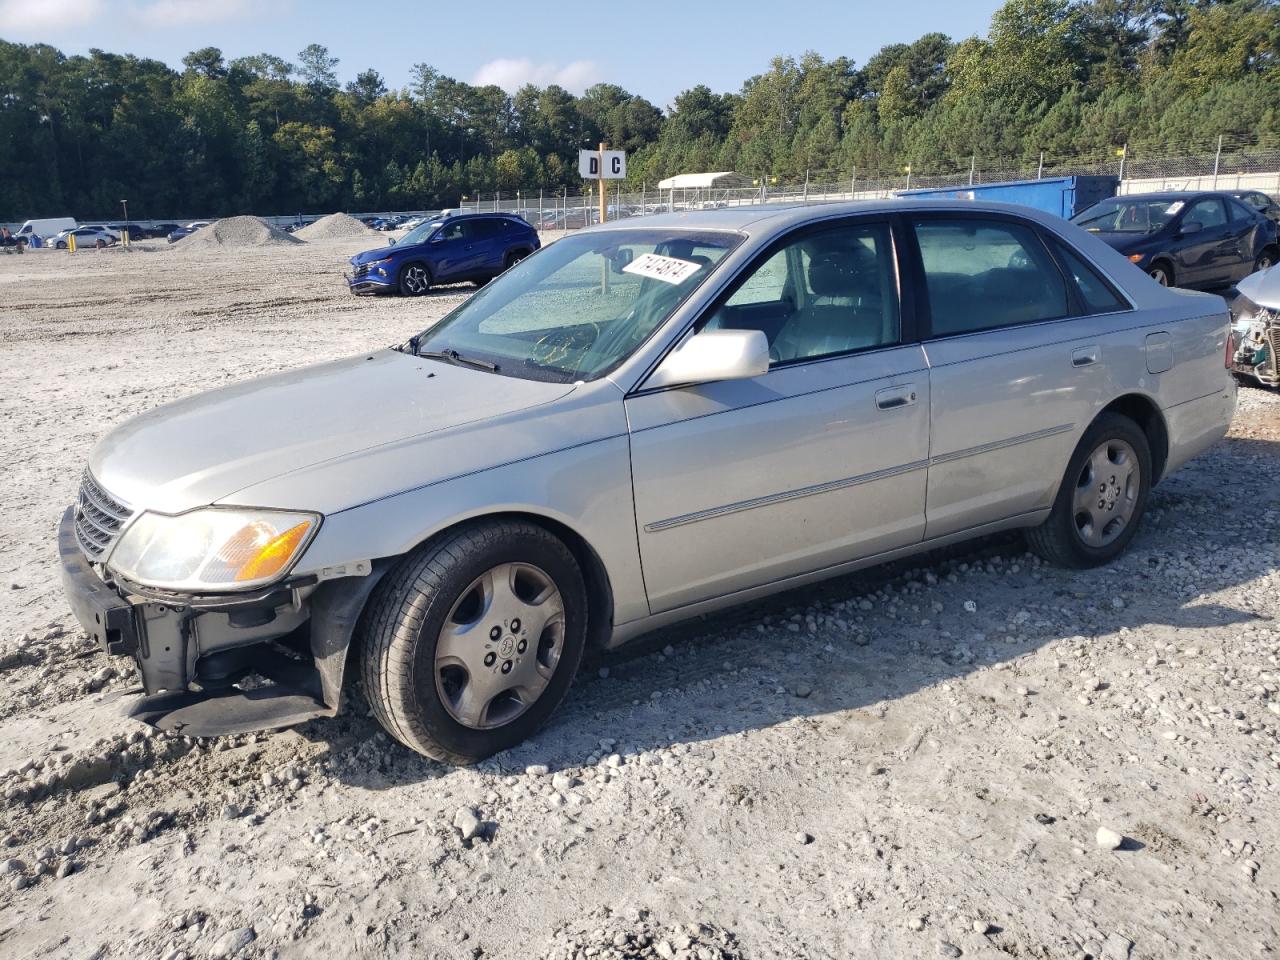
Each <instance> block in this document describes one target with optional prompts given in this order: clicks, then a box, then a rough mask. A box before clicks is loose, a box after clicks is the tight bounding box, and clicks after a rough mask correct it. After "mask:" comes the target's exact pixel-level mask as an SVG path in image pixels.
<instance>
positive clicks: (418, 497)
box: [294, 435, 649, 623]
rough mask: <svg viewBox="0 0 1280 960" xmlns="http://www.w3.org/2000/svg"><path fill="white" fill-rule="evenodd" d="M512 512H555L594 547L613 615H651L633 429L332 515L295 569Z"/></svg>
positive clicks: (369, 554)
mask: <svg viewBox="0 0 1280 960" xmlns="http://www.w3.org/2000/svg"><path fill="white" fill-rule="evenodd" d="M513 513H514V514H526V515H529V516H533V517H544V518H546V519H547V520H551V521H554V522H555V523H557V524H560V525H562V526H564V527H565V528H567V529H569V530H571V531H573V533H574V534H576V535H577V536H578V537H580V538H581V539H582V541H583V542H585V543H586V544H587V545H588V546H589V547H590V548H591V549H592V550H593V551H594V552H595V554H596V555H597V556H598V557H599V558H600V562H601V563H602V564H603V566H604V570H605V574H606V576H607V577H608V580H609V585H610V588H611V591H612V593H613V604H614V622H616V623H625V622H626V621H628V620H632V619H637V618H639V617H644V616H648V614H649V606H648V601H647V599H646V597H645V591H644V583H643V580H642V578H641V574H640V552H639V545H638V543H637V540H636V526H635V511H634V506H633V504H632V494H631V462H630V445H629V442H628V438H627V437H626V436H625V435H621V436H614V437H607V438H604V439H600V440H595V441H590V442H587V443H582V444H579V445H576V446H572V447H569V448H566V449H562V450H558V451H554V452H550V453H546V454H541V455H538V456H533V457H528V458H525V459H522V460H518V461H515V462H512V463H508V464H504V465H502V466H498V467H493V468H490V469H487V470H482V471H479V472H477V473H473V474H470V475H466V476H461V477H456V478H454V479H451V480H443V481H438V482H433V483H428V484H425V485H423V486H420V487H417V488H415V489H412V490H407V491H405V492H403V493H397V494H394V495H392V496H388V497H384V498H382V499H379V500H375V501H372V502H370V503H366V504H362V505H360V506H356V507H351V508H349V509H346V510H341V511H338V512H336V513H332V514H329V515H327V516H326V517H325V518H324V523H323V524H321V527H320V532H319V533H318V534H317V535H316V539H315V541H314V542H313V543H312V544H311V546H310V547H309V548H308V549H307V553H306V555H305V556H303V558H302V559H301V561H300V562H299V564H298V566H297V568H296V569H295V571H294V572H295V575H297V576H305V575H306V574H308V573H318V572H319V571H321V570H322V569H324V568H326V567H336V566H341V565H343V564H349V563H352V562H355V561H358V560H394V559H395V558H398V557H401V556H404V555H405V554H407V553H409V552H410V551H411V550H413V549H414V548H415V547H417V546H418V545H419V544H421V543H423V542H425V541H426V540H428V539H429V538H431V537H433V536H435V535H437V534H438V533H440V532H442V531H444V530H447V529H449V528H451V527H454V526H456V525H457V524H459V523H463V522H465V521H468V520H474V519H477V518H481V517H486V516H493V515H496V514H513Z"/></svg>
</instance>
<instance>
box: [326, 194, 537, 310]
mask: <svg viewBox="0 0 1280 960" xmlns="http://www.w3.org/2000/svg"><path fill="white" fill-rule="evenodd" d="M540 246H542V244H541V242H539V240H538V231H537V230H535V229H534V228H533V227H531V226H530V225H529V224H528V223H526V222H525V221H524V220H522V219H520V218H519V217H517V216H513V215H510V214H505V213H477V214H463V215H461V216H453V217H449V218H448V219H447V220H429V221H427V222H426V223H424V224H422V225H421V226H419V227H415V228H414V229H413V230H410V231H409V232H408V233H407V234H405V235H404V237H403V239H401V240H400V242H399V243H396V244H394V246H389V247H380V248H378V249H377V250H366V251H365V252H364V253H358V254H356V255H355V256H354V257H352V258H351V266H352V268H353V269H352V273H351V274H350V275H349V276H348V277H347V286H348V287H349V288H350V289H351V292H352V293H385V292H387V291H391V290H399V291H400V293H402V294H404V295H405V296H407V297H417V296H421V295H422V294H424V293H426V292H427V291H428V290H430V289H431V287H432V285H433V284H439V283H459V282H461V281H464V280H475V281H478V282H481V283H483V282H484V281H486V280H491V279H492V278H493V277H496V276H497V275H498V274H500V273H502V271H504V270H506V269H507V268H508V267H510V266H512V265H513V264H516V263H519V262H520V261H521V260H523V259H524V258H525V257H527V256H528V255H529V254H531V253H533V251H535V250H537V249H538V248H539V247H540Z"/></svg>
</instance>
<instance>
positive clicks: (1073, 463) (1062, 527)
mask: <svg viewBox="0 0 1280 960" xmlns="http://www.w3.org/2000/svg"><path fill="white" fill-rule="evenodd" d="M1111 440H1118V441H1121V442H1123V443H1126V444H1128V445H1129V447H1130V448H1132V450H1133V452H1134V454H1135V455H1136V458H1137V466H1138V471H1139V473H1138V477H1139V480H1138V487H1137V491H1136V494H1135V496H1134V503H1133V512H1132V514H1131V516H1130V518H1129V520H1128V521H1127V522H1126V524H1125V526H1124V528H1123V529H1122V530H1121V531H1120V533H1119V535H1118V536H1116V537H1115V539H1114V540H1111V541H1110V542H1109V543H1107V544H1106V545H1104V546H1098V547H1095V546H1092V545H1090V544H1088V543H1086V542H1085V540H1084V537H1083V535H1082V534H1081V532H1080V529H1079V527H1078V525H1077V517H1076V513H1075V506H1074V501H1075V494H1076V491H1077V489H1079V485H1080V484H1081V482H1082V481H1083V479H1084V477H1085V471H1086V468H1087V465H1088V462H1089V458H1090V457H1091V455H1092V454H1093V453H1094V451H1096V450H1097V449H1098V448H1099V447H1100V446H1102V444H1104V443H1106V442H1108V441H1111ZM1151 480H1152V474H1151V445H1150V444H1149V443H1148V442H1147V435H1146V434H1145V433H1143V432H1142V428H1141V427H1139V426H1138V425H1137V424H1136V423H1134V422H1133V421H1132V420H1130V419H1129V418H1128V417H1124V416H1121V415H1120V414H1117V413H1103V414H1100V415H1099V416H1098V418H1097V419H1096V420H1094V421H1093V423H1092V424H1091V425H1090V426H1089V429H1088V430H1086V431H1085V433H1084V436H1083V437H1082V438H1081V439H1080V443H1079V445H1078V446H1077V447H1076V449H1075V452H1074V453H1072V454H1071V460H1070V462H1069V463H1068V465H1067V472H1066V475H1065V476H1064V477H1063V479H1062V484H1061V486H1060V487H1059V488H1058V495H1057V497H1056V498H1055V499H1054V502H1053V511H1052V512H1051V513H1050V514H1049V518H1048V519H1047V520H1045V522H1044V523H1042V524H1041V525H1040V526H1038V527H1034V528H1032V529H1030V530H1028V531H1027V532H1026V534H1027V544H1028V546H1030V547H1031V550H1032V552H1033V553H1035V554H1037V555H1038V556H1039V557H1040V558H1041V559H1044V560H1047V561H1048V562H1049V563H1052V564H1054V565H1055V566H1059V567H1067V568H1068V569H1073V570H1083V569H1086V568H1088V567H1098V566H1102V565H1103V564H1107V563H1110V562H1111V561H1112V560H1114V559H1115V558H1116V557H1118V556H1119V555H1120V554H1121V553H1123V552H1124V550H1125V548H1126V547H1128V546H1129V541H1131V540H1132V539H1133V537H1134V535H1135V534H1136V533H1137V532H1138V527H1139V525H1140V524H1141V522H1142V515H1143V513H1144V511H1145V510H1146V506H1147V495H1148V494H1149V493H1150V491H1151Z"/></svg>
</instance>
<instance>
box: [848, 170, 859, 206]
mask: <svg viewBox="0 0 1280 960" xmlns="http://www.w3.org/2000/svg"><path fill="white" fill-rule="evenodd" d="M849 199H850V200H856V199H858V165H857V164H856V163H855V164H854V165H853V176H851V177H850V178H849Z"/></svg>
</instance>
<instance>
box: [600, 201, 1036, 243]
mask: <svg viewBox="0 0 1280 960" xmlns="http://www.w3.org/2000/svg"><path fill="white" fill-rule="evenodd" d="M911 211H914V212H918V213H926V212H930V211H937V212H955V213H1002V214H1011V215H1013V216H1018V217H1022V218H1024V219H1028V220H1036V221H1039V222H1042V223H1051V222H1053V221H1058V222H1061V220H1060V218H1058V217H1055V216H1053V215H1052V214H1047V213H1044V212H1042V211H1040V210H1036V209H1033V208H1031V207H1025V206H1021V205H1019V204H1013V203H997V202H994V201H990V200H957V199H952V198H943V197H889V198H886V199H879V200H847V201H841V202H838V203H816V204H815V203H767V204H757V205H755V206H746V205H744V206H740V207H722V208H720V209H717V210H688V211H683V212H676V213H658V214H653V215H651V216H647V217H643V218H642V219H640V220H636V219H630V218H629V219H626V220H613V221H610V222H608V223H606V224H603V225H600V224H597V225H596V226H593V227H588V228H587V229H589V230H591V231H593V232H594V231H605V230H654V229H656V230H672V231H676V230H681V231H685V230H725V231H734V232H737V233H745V234H747V235H748V236H756V235H760V234H769V233H775V232H777V231H779V230H785V229H788V228H790V227H793V226H799V225H802V224H805V223H809V222H811V221H818V220H827V219H832V218H836V217H842V216H850V215H853V214H877V213H881V214H891V213H903V212H911Z"/></svg>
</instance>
